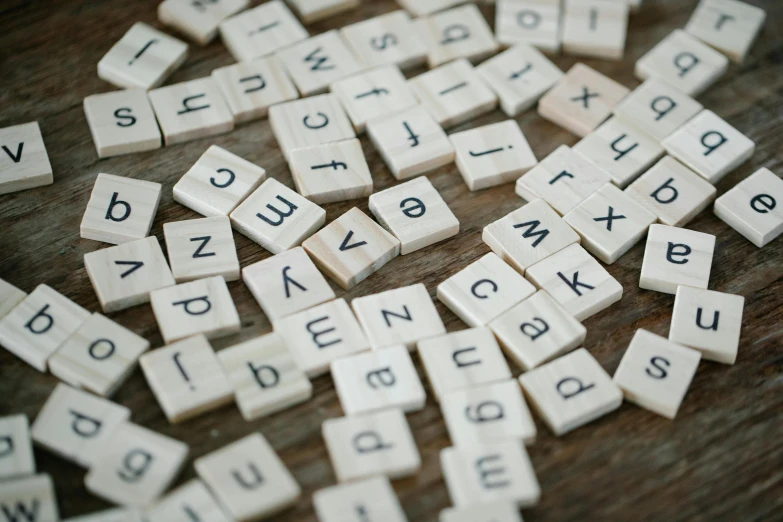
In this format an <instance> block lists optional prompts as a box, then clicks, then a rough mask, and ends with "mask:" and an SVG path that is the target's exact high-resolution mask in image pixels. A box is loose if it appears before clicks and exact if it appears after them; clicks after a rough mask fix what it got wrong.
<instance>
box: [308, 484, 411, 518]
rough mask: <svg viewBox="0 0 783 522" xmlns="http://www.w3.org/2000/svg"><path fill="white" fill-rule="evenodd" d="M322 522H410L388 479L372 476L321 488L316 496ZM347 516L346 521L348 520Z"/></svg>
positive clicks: (317, 514)
mask: <svg viewBox="0 0 783 522" xmlns="http://www.w3.org/2000/svg"><path fill="white" fill-rule="evenodd" d="M313 507H314V508H315V515H316V516H317V517H318V520H319V521H320V522H365V521H367V520H368V518H367V517H369V520H379V521H381V520H382V521H383V522H408V519H407V518H406V517H405V512H404V511H403V510H402V506H400V502H399V500H397V495H396V494H395V493H394V488H392V486H391V484H390V483H389V479H388V478H386V477H371V478H368V479H364V480H359V481H356V482H350V483H348V484H339V485H337V486H330V487H328V488H324V489H320V490H318V491H316V492H315V493H314V494H313ZM346 517H347V518H346Z"/></svg>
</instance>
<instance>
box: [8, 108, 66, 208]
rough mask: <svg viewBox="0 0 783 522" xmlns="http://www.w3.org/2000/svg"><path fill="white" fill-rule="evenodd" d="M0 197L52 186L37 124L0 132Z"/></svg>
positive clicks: (49, 170)
mask: <svg viewBox="0 0 783 522" xmlns="http://www.w3.org/2000/svg"><path fill="white" fill-rule="evenodd" d="M0 148H2V149H3V153H2V154H0V194H10V193H11V192H19V191H20V190H27V189H31V188H35V187H42V186H44V185H51V184H52V183H54V176H53V175H52V165H51V164H50V163H49V155H48V154H47V153H46V146H45V145H44V141H43V136H41V128H40V127H39V126H38V122H37V121H34V122H31V123H23V124H21V125H14V126H13V127H5V128H3V129H0Z"/></svg>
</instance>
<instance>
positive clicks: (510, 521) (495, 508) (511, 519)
mask: <svg viewBox="0 0 783 522" xmlns="http://www.w3.org/2000/svg"><path fill="white" fill-rule="evenodd" d="M501 1H502V0H501ZM482 519H487V520H491V521H492V522H522V515H520V514H519V508H518V507H517V506H516V505H514V503H512V502H502V501H501V502H490V503H486V504H476V505H473V506H468V507H464V508H448V509H444V510H443V511H441V512H440V518H439V522H475V521H476V520H482Z"/></svg>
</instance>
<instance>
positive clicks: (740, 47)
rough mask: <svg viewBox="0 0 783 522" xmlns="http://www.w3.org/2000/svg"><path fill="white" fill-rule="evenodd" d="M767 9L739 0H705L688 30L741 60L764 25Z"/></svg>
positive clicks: (742, 60)
mask: <svg viewBox="0 0 783 522" xmlns="http://www.w3.org/2000/svg"><path fill="white" fill-rule="evenodd" d="M766 18H767V13H766V12H764V10H763V9H760V8H758V7H756V6H754V5H750V4H748V3H746V2H740V1H738V0H703V1H702V2H700V3H699V5H698V6H697V7H696V9H695V10H694V11H693V14H692V15H691V19H690V20H689V21H688V24H687V25H686V26H685V31H687V32H688V33H690V34H692V35H693V36H695V37H696V38H698V39H699V40H701V41H702V42H705V43H707V44H709V45H711V46H712V47H714V48H716V49H717V50H719V51H720V52H722V53H723V54H725V55H726V56H728V57H729V58H731V60H732V61H734V62H737V63H742V62H744V61H745V58H746V57H747V55H748V52H749V51H750V48H751V47H752V46H753V42H754V41H755V40H756V36H758V34H759V32H760V31H761V27H762V26H763V25H764V20H765V19H766Z"/></svg>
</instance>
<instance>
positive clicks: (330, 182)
mask: <svg viewBox="0 0 783 522" xmlns="http://www.w3.org/2000/svg"><path fill="white" fill-rule="evenodd" d="M288 166H289V167H290V168H291V177H292V178H294V183H295V184H296V190H297V191H298V192H299V193H300V194H301V195H303V196H304V197H306V198H307V199H309V200H310V201H312V202H313V203H316V204H318V205H323V204H326V203H335V202H337V201H347V200H351V199H357V198H366V197H368V196H369V195H370V194H372V187H373V183H372V175H371V174H370V167H369V166H368V165H367V159H365V157H364V151H363V150H362V144H361V142H360V141H359V140H357V139H356V138H353V139H350V140H343V141H335V142H332V143H323V144H321V145H315V146H313V147H305V148H303V149H294V150H292V151H291V159H290V162H289V164H288Z"/></svg>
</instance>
